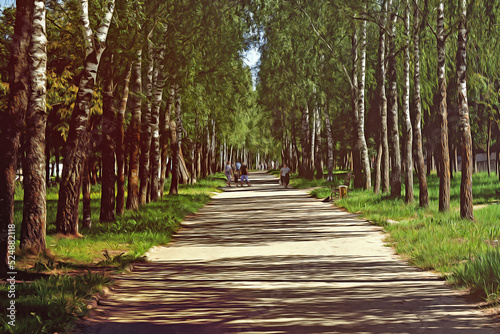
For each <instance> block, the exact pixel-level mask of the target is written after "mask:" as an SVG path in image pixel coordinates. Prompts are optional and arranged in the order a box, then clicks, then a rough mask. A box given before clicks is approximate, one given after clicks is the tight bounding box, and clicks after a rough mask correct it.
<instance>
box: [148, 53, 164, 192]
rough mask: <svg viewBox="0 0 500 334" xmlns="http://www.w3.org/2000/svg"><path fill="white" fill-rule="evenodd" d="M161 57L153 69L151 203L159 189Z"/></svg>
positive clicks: (162, 80) (161, 91)
mask: <svg viewBox="0 0 500 334" xmlns="http://www.w3.org/2000/svg"><path fill="white" fill-rule="evenodd" d="M162 58H163V55H160V59H159V60H158V62H157V66H156V68H155V73H154V76H155V80H154V81H155V87H154V94H153V106H152V109H151V134H152V137H151V156H150V166H151V167H150V170H151V178H150V184H151V201H152V202H156V201H157V200H158V197H159V187H160V168H161V167H160V164H161V162H160V159H161V154H160V107H161V101H162V99H163V86H164V85H165V80H164V78H163V67H162V66H160V65H159V63H160V62H161V59H162Z"/></svg>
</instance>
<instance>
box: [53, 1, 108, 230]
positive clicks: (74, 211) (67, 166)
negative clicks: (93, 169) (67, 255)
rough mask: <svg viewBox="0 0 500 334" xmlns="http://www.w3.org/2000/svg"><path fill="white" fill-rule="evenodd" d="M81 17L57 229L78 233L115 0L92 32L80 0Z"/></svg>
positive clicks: (85, 9)
mask: <svg viewBox="0 0 500 334" xmlns="http://www.w3.org/2000/svg"><path fill="white" fill-rule="evenodd" d="M80 7H81V20H82V23H83V26H84V30H85V40H86V45H85V46H86V58H85V63H84V68H83V70H82V73H81V74H80V82H79V87H78V93H77V96H76V102H75V108H74V109H73V113H72V115H71V122H70V127H69V134H68V140H67V145H66V147H65V154H64V166H63V173H62V178H61V187H60V190H59V200H58V203H57V218H56V231H57V232H58V233H61V234H65V235H77V234H78V202H79V196H80V185H81V178H82V171H83V164H84V163H85V159H86V158H87V155H88V154H87V153H88V149H89V145H90V139H91V138H90V133H89V131H88V130H87V127H88V120H89V116H90V108H91V107H92V97H93V92H94V86H95V83H96V79H97V69H98V67H99V62H100V59H101V56H102V53H103V52H104V49H105V46H106V38H107V34H108V30H109V26H110V24H111V19H112V17H113V12H114V8H115V6H114V0H111V1H110V2H109V4H108V11H107V12H106V13H105V15H104V18H103V20H102V24H101V26H100V27H99V28H98V29H97V30H96V33H95V34H93V33H92V29H91V28H90V23H89V16H88V2H87V1H86V0H80Z"/></svg>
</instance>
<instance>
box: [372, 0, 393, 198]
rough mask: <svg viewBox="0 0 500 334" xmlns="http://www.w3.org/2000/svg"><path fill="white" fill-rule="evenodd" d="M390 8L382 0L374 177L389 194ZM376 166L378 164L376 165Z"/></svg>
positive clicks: (388, 0) (387, 3) (386, 1)
mask: <svg viewBox="0 0 500 334" xmlns="http://www.w3.org/2000/svg"><path fill="white" fill-rule="evenodd" d="M391 7H392V0H384V2H383V3H382V17H381V27H380V34H379V48H378V77H377V79H378V80H377V86H378V99H379V101H378V102H379V113H380V143H381V146H382V154H381V168H380V170H381V172H380V173H381V175H378V176H376V179H377V180H379V181H378V182H379V183H380V184H381V186H382V192H389V190H390V183H389V169H390V165H389V162H390V157H389V141H388V137H387V96H386V92H385V81H386V77H387V71H386V66H385V63H386V56H385V49H386V26H387V12H388V9H389V8H391ZM377 166H379V164H378V163H377Z"/></svg>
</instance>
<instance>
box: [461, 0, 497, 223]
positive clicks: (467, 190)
mask: <svg viewBox="0 0 500 334" xmlns="http://www.w3.org/2000/svg"><path fill="white" fill-rule="evenodd" d="M466 50H467V0H460V1H459V27H458V49H457V57H456V63H457V87H458V114H459V124H460V132H461V144H462V145H461V146H462V149H461V151H462V180H461V183H460V217H462V218H467V219H470V220H473V219H474V212H473V203H472V136H471V129H470V121H469V107H468V103H467V76H466V72H467V52H466ZM488 144H489V143H488ZM488 153H489V150H488ZM488 164H489V159H488ZM488 169H489V166H488Z"/></svg>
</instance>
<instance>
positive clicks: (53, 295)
mask: <svg viewBox="0 0 500 334" xmlns="http://www.w3.org/2000/svg"><path fill="white" fill-rule="evenodd" d="M222 178H223V175H222V174H216V175H214V176H210V177H208V178H206V179H202V180H199V181H198V183H196V184H194V185H180V186H179V194H178V195H176V196H169V195H166V194H168V189H169V187H170V182H166V185H165V190H166V193H165V195H164V197H163V198H162V199H161V200H159V201H158V202H154V203H148V204H146V205H143V206H141V207H140V208H139V210H137V211H128V210H126V212H125V214H124V215H122V216H120V217H117V219H116V222H113V223H101V222H99V210H100V186H99V185H95V186H92V190H91V191H92V193H91V208H92V222H93V223H92V228H91V230H89V231H84V236H83V237H82V238H64V237H61V236H60V235H56V234H55V220H56V214H57V196H58V188H49V189H48V191H47V237H46V241H47V248H48V252H47V254H44V255H40V256H37V257H33V256H29V255H26V254H22V253H21V252H20V251H19V250H18V251H17V254H16V255H17V258H16V260H17V269H18V271H19V272H20V274H19V276H20V277H22V278H25V282H23V283H21V282H18V283H17V284H16V290H17V295H16V308H17V316H16V320H17V321H16V326H15V327H12V326H9V325H8V323H7V321H5V319H7V318H5V317H3V318H2V322H0V332H6V333H48V332H56V331H67V330H69V329H71V326H72V323H73V322H74V321H73V320H75V319H77V318H78V317H81V316H83V315H85V313H86V312H87V309H86V307H85V305H86V300H88V299H89V298H90V297H91V295H92V294H94V293H96V292H99V291H100V290H101V289H102V287H103V286H106V285H110V284H112V280H111V279H110V278H109V273H110V272H117V271H121V270H123V269H125V268H126V267H127V266H128V265H129V264H130V263H132V262H136V261H141V260H143V258H142V257H143V255H144V253H145V252H146V251H147V250H148V249H150V248H151V247H153V246H156V245H166V244H168V242H169V241H170V240H171V238H172V235H173V234H174V233H175V232H176V231H177V230H178V229H179V226H180V223H181V222H182V220H183V219H184V217H185V216H186V215H188V214H191V213H194V212H197V211H198V210H199V209H200V208H202V207H203V206H204V205H205V204H206V203H207V202H208V201H209V200H210V197H211V193H213V192H216V191H218V187H221V186H224V184H225V183H224V181H223V180H222ZM22 198H23V191H22V188H19V189H17V190H16V198H15V199H16V202H15V217H14V219H15V223H16V226H17V227H16V232H17V240H19V232H20V230H21V228H20V224H21V221H22V205H23V203H22ZM80 205H81V203H80ZM80 209H81V208H80ZM81 211H82V210H80V212H81ZM80 218H81V217H80ZM18 279H19V278H18ZM7 289H8V284H7V283H3V284H1V285H0V291H1V292H2V294H3V293H4V292H5V293H6V292H7ZM8 302H9V300H7V298H3V299H2V300H1V302H0V307H2V309H3V308H4V307H7V305H8V304H7V303H8ZM7 320H8V319H7Z"/></svg>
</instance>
